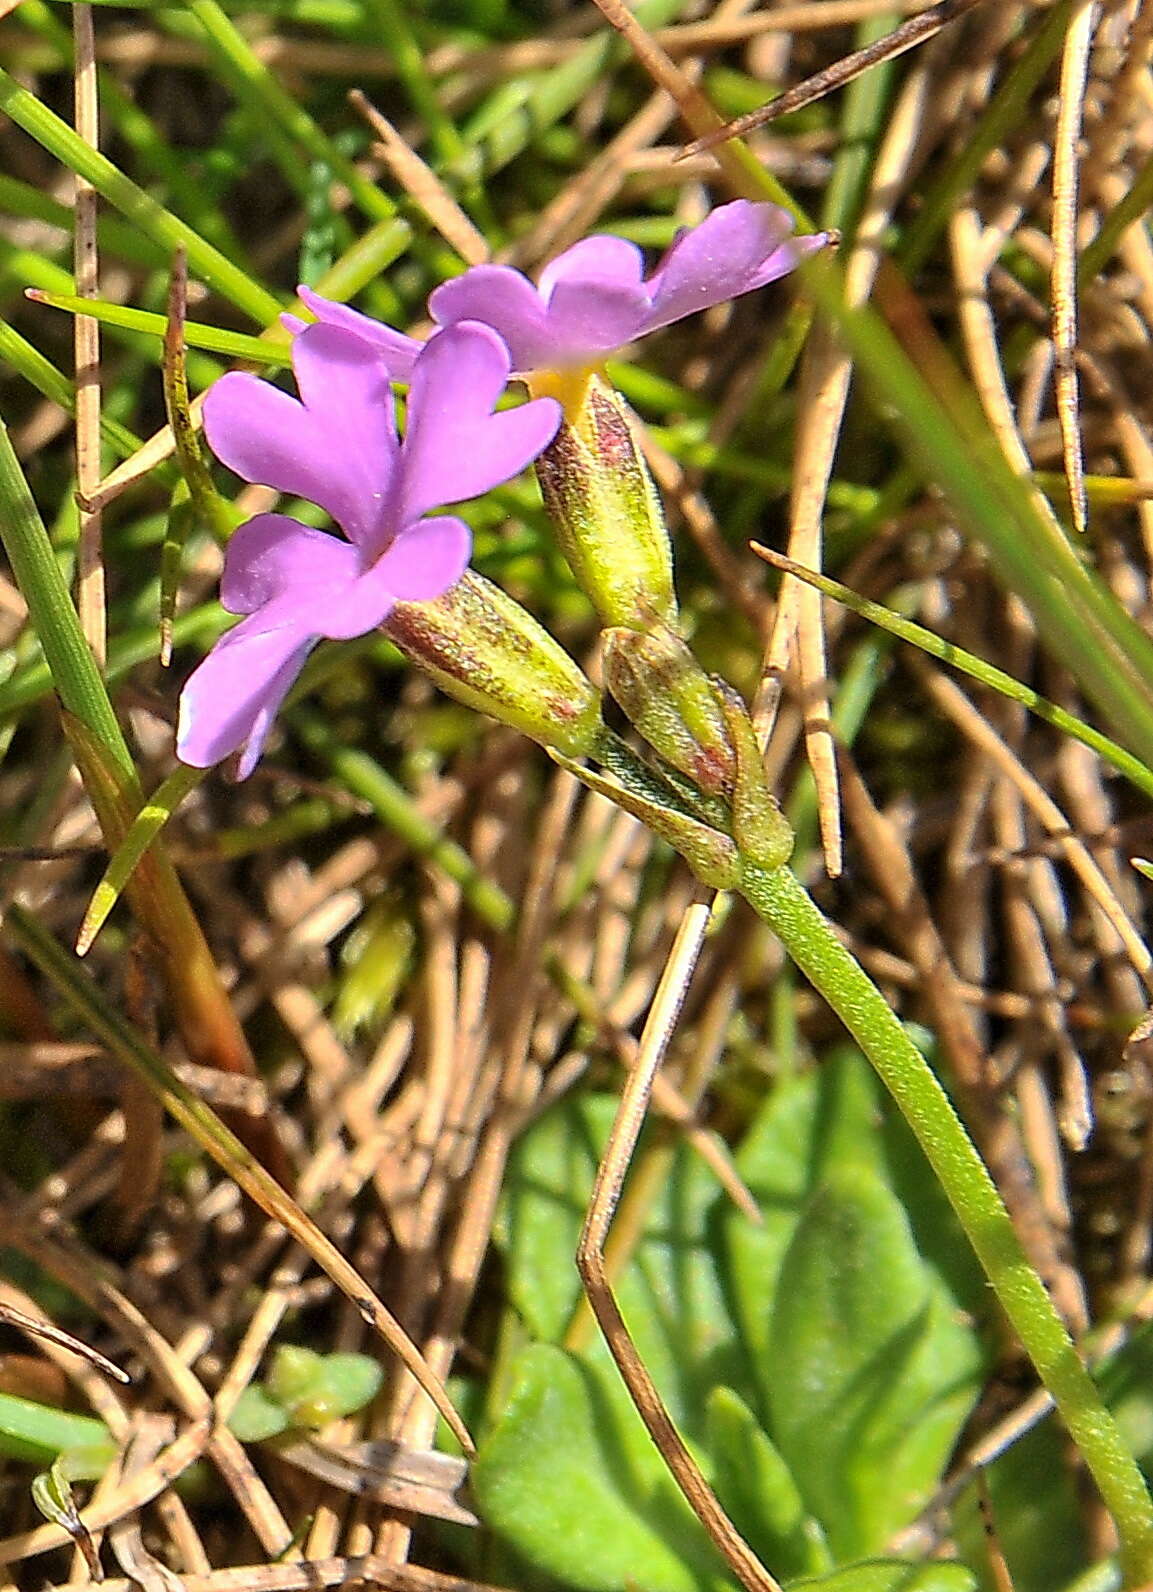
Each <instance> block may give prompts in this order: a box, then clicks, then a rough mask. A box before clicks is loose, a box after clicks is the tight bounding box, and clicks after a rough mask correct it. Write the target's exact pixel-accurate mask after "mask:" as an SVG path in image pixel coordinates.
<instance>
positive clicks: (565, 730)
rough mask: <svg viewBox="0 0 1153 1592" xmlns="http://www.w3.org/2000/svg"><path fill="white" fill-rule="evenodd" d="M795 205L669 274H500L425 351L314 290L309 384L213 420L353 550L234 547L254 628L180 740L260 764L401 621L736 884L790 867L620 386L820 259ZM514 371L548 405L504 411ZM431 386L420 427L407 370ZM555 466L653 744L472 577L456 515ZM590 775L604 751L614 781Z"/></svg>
mask: <svg viewBox="0 0 1153 1592" xmlns="http://www.w3.org/2000/svg"><path fill="white" fill-rule="evenodd" d="M825 241H826V240H825V238H824V236H823V235H816V236H813V237H804V238H796V237H794V236H793V235H792V222H791V219H790V217H789V216H788V215H787V214H786V213H785V212H784V211H782V210H780V209H778V208H777V207H776V206H774V205H770V204H751V203H747V202H745V201H737V202H735V203H733V204H729V205H725V206H722V207H721V208H720V209H718V210H716V211H714V212H713V213H712V215H711V216H709V217H708V219H707V220H706V221H705V222H703V223H702V224H701V225H700V226H699V227H697V228H695V229H694V230H692V231H690V232H686V233H684V234H682V235H681V237H680V238H678V240H677V241H676V243H675V244H674V245H673V247H672V248H671V249H670V250H669V252H668V253H667V254H666V256H665V257H664V259H663V260H662V261H661V263H660V264H659V265H658V266H657V268H656V269H655V271H653V273H652V274H651V275H650V276H648V277H646V276H645V275H644V265H643V260H642V258H641V255H640V251H639V250H637V249H636V248H634V247H633V245H631V244H629V243H626V242H624V241H623V240H622V239H619V238H607V237H596V238H588V239H586V240H584V242H583V243H580V244H577V245H576V246H575V247H574V248H572V249H570V250H568V251H567V252H566V253H565V254H563V255H561V256H559V257H558V258H557V259H556V260H554V261H553V262H552V263H551V265H549V266H548V267H546V269H545V271H544V272H543V273H542V276H541V279H540V282H539V284H538V285H534V284H533V283H531V282H530V281H529V280H528V279H527V278H526V277H524V276H522V275H521V274H520V273H519V272H517V271H513V270H511V269H509V268H508V267H504V266H476V267H473V268H472V269H471V270H469V271H466V272H465V273H464V274H463V275H462V276H460V277H458V278H456V279H454V280H453V281H451V282H448V283H445V284H444V285H443V286H442V287H440V288H438V289H437V290H436V291H435V292H434V293H433V294H432V296H431V298H430V300H429V312H430V315H431V317H432V320H433V322H434V332H433V335H432V336H430V337H429V339H428V340H427V341H426V342H424V343H421V342H418V341H416V340H414V339H412V338H410V337H407V336H405V335H404V334H403V333H400V332H397V331H395V330H393V329H392V328H391V327H387V326H383V325H381V324H380V323H379V322H376V321H372V320H370V319H369V318H368V317H366V316H363V315H361V314H359V313H358V312H357V311H355V310H351V309H349V308H348V307H347V306H345V305H338V304H331V303H329V302H327V301H326V300H324V299H322V298H320V297H319V296H318V295H316V294H314V293H310V292H309V291H308V290H306V289H302V290H301V297H302V299H303V301H304V303H305V304H306V306H307V307H308V308H309V309H310V310H311V311H312V312H313V314H314V315H315V316H316V320H315V321H313V322H309V323H307V324H306V323H304V322H302V321H300V320H298V319H296V318H294V317H286V322H287V324H288V325H289V328H290V330H291V331H292V332H293V333H294V343H293V369H294V373H295V376H296V381H297V387H298V390H299V395H300V396H299V398H294V397H292V396H290V395H289V394H287V393H284V392H281V391H280V390H279V389H277V388H275V387H272V386H270V385H269V384H267V383H265V382H262V381H259V380H257V379H256V378H255V377H252V376H248V375H243V374H233V375H229V376H225V377H223V378H222V379H221V381H219V382H218V383H217V384H216V386H215V387H214V388H212V389H211V391H210V392H209V393H208V396H207V399H206V403H205V431H206V435H207V437H208V441H209V443H210V445H211V447H212V449H213V451H214V452H215V453H216V455H217V456H218V457H219V458H220V459H221V460H222V461H223V462H224V463H225V464H227V465H229V466H230V468H232V469H233V470H235V471H236V472H237V473H238V474H239V475H240V476H242V477H243V478H244V479H245V480H247V481H251V482H258V483H260V484H262V485H266V486H272V487H275V488H277V489H279V490H280V491H282V492H286V493H291V494H294V495H296V496H299V497H302V498H305V499H307V500H308V501H311V502H313V503H315V504H317V505H318V506H319V507H320V508H322V509H324V510H325V511H326V512H327V513H328V514H329V515H331V517H332V519H333V520H334V521H335V523H336V524H337V526H339V528H340V529H341V531H343V533H344V539H343V540H342V539H340V538H338V537H335V536H332V535H330V534H328V533H327V532H324V531H318V530H315V529H313V528H311V527H308V526H305V525H302V524H301V523H299V522H298V521H296V520H294V519H290V518H288V517H287V516H284V515H280V514H262V515H258V516H257V517H256V518H255V519H252V520H249V521H248V522H247V523H246V524H244V525H242V526H241V527H240V529H239V530H238V531H237V532H236V533H235V535H234V536H233V538H232V540H231V541H230V543H229V545H228V548H227V551H226V556H225V567H224V575H223V579H222V583H221V600H222V602H223V604H224V606H225V607H226V608H227V609H229V610H230V611H231V612H233V613H237V614H240V615H242V616H243V617H242V619H241V622H240V623H239V624H238V625H236V626H235V627H234V628H233V629H232V630H230V631H228V632H227V633H226V634H225V635H224V636H222V637H221V639H220V640H219V641H218V642H217V644H216V645H215V647H214V648H213V649H212V651H211V652H210V653H209V655H208V656H207V657H206V658H205V659H204V661H203V662H202V663H201V664H200V666H199V667H198V668H197V669H196V670H195V671H194V673H193V674H192V676H191V678H190V679H189V681H188V683H187V685H186V686H185V688H184V691H183V693H182V696H181V703H180V722H179V728H178V732H177V750H178V753H179V755H180V757H181V758H182V759H183V760H184V761H185V762H187V763H190V764H192V765H194V766H197V767H208V766H210V765H211V764H213V763H216V762H219V761H221V760H222V759H224V758H226V757H232V756H235V758H236V766H237V772H238V775H239V777H241V778H243V777H244V776H245V775H246V774H248V773H249V772H250V771H251V769H252V768H253V767H254V765H255V763H256V761H257V759H258V758H259V756H260V754H261V751H262V750H263V747H264V743H265V740H266V738H267V735H268V733H269V730H270V728H271V725H272V722H273V719H274V717H275V714H276V712H277V710H278V708H279V707H280V704H281V703H282V702H283V700H284V697H285V696H286V694H287V692H288V691H289V689H290V687H291V685H292V683H293V681H294V680H295V679H296V676H297V675H298V674H299V672H300V669H301V668H302V667H303V664H304V661H305V659H306V658H307V656H308V654H309V652H310V651H311V650H312V648H313V647H314V646H315V645H316V644H317V642H319V641H320V640H322V639H324V638H329V639H332V640H344V639H350V638H352V637H354V636H360V635H364V634H366V633H367V632H369V631H370V630H373V629H376V628H380V629H382V630H383V631H384V632H385V634H387V635H388V636H389V637H390V638H391V639H392V640H393V642H394V643H395V644H396V645H397V647H398V648H399V649H400V650H401V651H402V652H403V653H404V654H405V656H406V657H407V658H409V659H410V660H411V661H412V662H413V663H414V664H416V665H417V666H418V667H420V668H421V669H423V670H424V671H425V672H426V673H427V674H429V675H430V676H431V678H433V679H434V680H435V681H436V682H437V684H438V685H440V686H441V687H442V688H443V689H444V690H445V691H446V692H448V693H449V694H451V695H452V696H454V697H456V698H457V699H459V700H460V701H463V702H465V703H467V704H468V705H469V706H471V707H474V708H477V709H480V710H481V711H483V712H485V713H488V714H490V715H491V716H492V717H494V718H496V719H498V720H500V721H501V722H503V723H506V724H510V725H512V726H514V727H515V728H517V729H518V730H520V731H522V732H523V733H524V734H526V735H529V736H531V737H532V738H533V739H534V740H536V741H539V742H540V743H541V744H542V745H544V746H545V747H547V748H548V749H549V750H550V752H552V754H553V755H554V756H555V757H557V758H558V760H561V761H563V762H565V764H566V766H572V767H573V768H574V769H575V770H576V771H577V772H578V773H579V774H580V776H581V777H582V778H585V779H586V781H587V782H588V783H590V784H595V785H596V786H597V787H598V788H601V787H605V788H607V789H608V790H609V792H610V794H612V795H613V796H614V799H616V800H618V801H619V802H620V803H621V805H623V806H626V807H628V808H629V809H630V810H632V811H635V812H637V813H638V815H639V816H642V817H643V818H644V819H645V821H646V822H648V823H649V824H650V826H651V827H652V828H654V829H655V830H656V832H658V833H660V834H662V835H663V836H664V837H665V838H667V839H668V840H669V841H670V842H671V843H672V844H673V845H674V846H676V847H677V849H678V850H680V851H681V852H682V853H683V854H684V855H685V856H686V857H688V858H689V860H690V863H692V865H693V866H694V867H695V868H696V869H697V872H698V873H699V874H700V876H701V877H702V878H705V879H707V880H708V882H710V883H714V884H718V885H720V884H732V883H735V882H736V881H737V879H738V878H739V867H740V861H741V858H742V857H743V858H745V859H746V860H748V861H750V862H754V863H756V864H757V865H758V866H760V867H777V866H779V865H780V864H781V863H783V862H784V861H785V860H786V858H787V857H788V854H789V850H790V848H791V836H790V834H789V831H788V828H787V825H786V824H785V821H784V819H783V818H782V816H781V814H780V812H779V809H778V808H777V806H776V803H775V802H774V800H773V797H772V795H771V793H770V792H769V791H768V789H767V787H766V784H765V780H764V775H763V771H762V766H761V758H760V754H759V750H758V748H757V744H756V739H755V737H754V735H753V730H752V726H751V724H750V722H749V718H748V714H747V712H746V710H745V708H744V705H743V704H742V703H741V702H740V701H739V699H738V698H736V696H735V695H734V693H733V692H732V691H731V690H730V688H729V687H727V686H726V685H724V684H723V682H719V681H717V680H715V679H712V678H710V677H709V676H708V675H706V674H705V673H704V672H703V670H702V669H701V668H700V666H699V665H698V663H697V661H696V659H695V658H694V656H693V654H692V652H691V650H690V649H689V647H688V646H687V645H686V644H685V642H684V640H683V639H682V637H681V636H680V634H679V632H678V629H677V602H676V593H675V588H674V584H673V564H672V551H671V546H670V541H669V536H668V531H667V528H666V525H665V521H664V516H663V513H662V510H661V504H660V499H659V496H658V494H657V491H656V488H655V486H654V484H653V481H652V478H651V476H650V474H649V471H648V468H647V466H646V464H645V461H644V458H643V454H642V451H641V449H640V446H639V444H638V439H637V434H636V429H635V424H634V421H633V419H632V417H631V415H630V413H629V411H628V409H627V407H626V405H625V404H624V401H623V400H622V398H621V397H620V395H619V394H618V393H616V392H615V391H614V390H613V389H612V387H611V386H609V385H608V384H607V382H606V381H605V380H604V379H603V377H602V376H601V374H600V370H601V368H602V367H603V362H604V360H605V359H606V358H607V357H608V356H609V355H610V354H612V353H614V352H616V351H617V350H618V349H619V348H620V347H621V346H622V345H623V344H625V343H628V342H631V341H632V340H633V339H635V338H636V337H639V336H642V335H644V334H645V333H647V332H649V331H653V330H655V329H657V328H658V327H661V326H665V325H668V324H669V323H670V322H672V321H675V320H677V319H679V318H681V317H682V316H685V315H688V314H690V313H692V312H693V311H695V310H698V309H703V308H707V307H708V306H710V305H713V304H718V303H721V302H723V301H724V300H727V299H729V298H732V297H734V296H735V295H736V294H739V293H745V292H749V291H751V290H752V289H754V288H757V287H761V286H763V285H764V284H766V283H768V282H771V281H773V280H775V279H776V278H777V277H780V276H782V275H784V274H785V273H786V272H787V271H789V270H791V269H792V268H793V267H794V266H795V265H796V264H797V263H798V261H799V260H800V259H801V258H803V257H804V256H805V255H807V254H810V253H812V252H813V251H814V250H816V249H818V248H820V247H821V246H822V245H823V244H824V242H825ZM510 376H517V377H519V378H520V379H522V380H523V381H524V382H525V384H526V385H527V387H528V389H529V393H530V395H531V396H530V397H529V400H528V401H527V402H525V403H522V404H520V405H519V406H517V407H514V408H511V409H507V408H506V409H500V410H498V409H497V403H498V400H499V399H500V397H501V396H502V394H503V393H504V390H505V387H506V384H507V382H508V381H509V378H510ZM394 383H407V384H408V401H407V406H406V411H405V426H404V434H403V438H402V437H401V436H400V435H399V433H398V428H397V420H396V401H395V399H394V397H393V384H394ZM534 459H535V461H536V470H537V475H538V478H539V481H540V485H541V490H542V494H543V498H544V502H545V507H546V509H547V510H548V512H549V514H550V517H551V519H552V521H553V523H554V525H555V527H556V532H557V535H558V538H559V541H560V544H561V548H562V551H563V552H564V554H565V556H566V558H567V560H568V562H569V565H570V567H571V569H572V571H573V575H574V577H575V579H576V580H577V583H578V584H579V585H580V587H581V588H582V590H583V591H584V592H585V593H586V595H587V596H588V598H589V600H590V602H591V603H592V605H593V607H594V609H595V611H596V613H597V614H598V616H599V618H600V620H601V622H602V624H603V626H604V627H605V629H604V633H603V648H604V671H605V679H606V684H607V687H608V690H609V692H610V694H611V695H612V697H613V698H614V700H615V701H616V702H617V704H618V705H619V707H620V708H621V710H622V711H623V712H624V714H625V716H626V718H627V719H628V720H629V721H630V723H631V724H632V725H633V726H634V728H635V729H636V731H637V732H638V734H639V735H640V736H641V738H642V739H643V741H644V742H645V744H646V748H647V754H646V756H647V761H646V762H642V761H641V760H640V759H638V758H637V757H636V755H635V754H632V753H630V752H629V751H628V749H627V748H626V747H625V746H624V744H623V743H622V742H620V740H619V738H617V737H616V736H614V735H613V734H611V732H610V731H609V730H608V729H607V728H606V726H605V724H604V722H603V719H602V717H601V699H600V695H599V693H598V692H597V691H596V689H595V688H594V687H593V685H592V684H591V683H590V681H589V680H588V679H587V677H586V676H585V675H584V673H583V672H582V671H581V670H580V669H579V668H578V666H577V665H576V663H575V662H574V661H573V660H572V659H571V658H570V657H569V656H568V654H567V653H565V652H564V651H563V649H561V648H560V647H559V646H558V645H557V643H556V642H555V641H554V640H553V639H552V637H551V636H549V635H548V634H547V632H546V631H545V630H544V629H543V628H542V627H541V626H540V625H539V624H538V623H537V621H536V620H535V619H533V617H532V616H531V615H530V614H528V613H527V612H526V611H525V610H524V609H523V608H521V607H520V606H519V605H518V604H516V603H515V602H513V601H512V600H511V599H510V598H508V597H507V596H506V595H505V594H504V593H503V592H501V591H500V590H499V589H498V588H496V587H494V586H493V585H491V584H490V583H489V582H488V581H486V580H484V579H483V578H482V577H480V576H479V575H477V574H475V573H473V572H471V571H469V570H468V569H467V564H468V559H469V554H470V551H471V540H470V535H469V530H468V527H467V525H466V524H465V522H464V521H463V520H462V519H460V518H459V517H458V516H456V515H453V514H445V513H443V512H441V510H442V508H443V506H444V505H445V504H452V503H460V502H464V501H466V500H467V499H469V498H472V497H475V496H477V495H479V494H480V493H483V492H486V491H488V490H490V489H491V488H492V487H494V486H497V485H499V484H500V483H501V482H503V481H507V480H509V479H510V478H511V477H512V476H514V475H516V474H517V473H518V472H519V471H520V470H521V469H523V468H524V467H525V465H526V464H528V463H529V462H531V461H532V460H534ZM590 765H599V768H600V770H601V772H598V771H597V769H596V768H593V767H591V766H590Z"/></svg>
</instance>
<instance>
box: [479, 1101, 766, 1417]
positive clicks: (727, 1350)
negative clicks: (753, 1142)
mask: <svg viewBox="0 0 1153 1592" xmlns="http://www.w3.org/2000/svg"><path fill="white" fill-rule="evenodd" d="M616 1104H617V1102H616V1098H615V1097H614V1096H610V1095H599V1096H592V1097H589V1098H586V1099H584V1100H580V1101H575V1100H566V1101H564V1102H563V1103H562V1104H561V1105H560V1106H558V1107H556V1108H555V1109H554V1110H553V1111H550V1112H548V1113H547V1114H546V1115H545V1116H544V1117H542V1118H541V1120H540V1122H538V1123H537V1124H536V1125H535V1126H534V1127H533V1129H532V1130H531V1132H529V1133H527V1134H526V1135H525V1136H524V1137H523V1138H522V1139H521V1141H520V1143H519V1144H518V1146H517V1149H516V1151H515V1152H514V1155H513V1157H512V1159H511V1162H510V1166H509V1175H508V1184H507V1195H506V1199H505V1204H504V1212H503V1216H502V1220H501V1226H500V1229H499V1234H498V1236H499V1238H500V1241H501V1242H502V1244H503V1245H504V1246H505V1248H506V1250H507V1267H508V1286H509V1293H510V1297H511V1298H512V1301H513V1303H514V1305H515V1306H516V1308H517V1310H518V1312H519V1314H520V1315H521V1318H522V1320H524V1322H525V1323H526V1325H527V1326H528V1328H529V1330H530V1332H531V1333H532V1334H533V1336H534V1337H537V1338H540V1339H543V1340H545V1341H552V1342H556V1341H559V1340H560V1339H561V1338H562V1337H563V1335H564V1333H565V1331H566V1329H567V1328H568V1326H569V1323H570V1320H571V1318H572V1316H573V1313H574V1311H575V1310H576V1308H577V1303H578V1300H579V1299H580V1297H581V1295H580V1286H579V1282H578V1279H577V1274H576V1266H575V1264H574V1262H573V1259H572V1256H573V1255H574V1253H575V1251H576V1244H577V1238H578V1235H579V1233H580V1228H581V1223H582V1221H583V1219H584V1211H585V1206H586V1204H587V1202H588V1196H589V1192H590V1190H591V1188H592V1179H593V1173H594V1171H595V1168H596V1164H597V1160H598V1159H599V1155H600V1149H601V1146H602V1145H603V1144H604V1141H605V1138H606V1136H607V1133H608V1128H609V1124H610V1123H611V1121H612V1117H613V1115H614V1113H615V1111H616ZM642 1144H643V1145H644V1146H646V1149H645V1150H644V1151H643V1153H648V1154H651V1153H654V1149H653V1143H652V1139H651V1138H646V1139H645V1140H643V1141H642ZM656 1153H664V1152H656ZM667 1153H668V1157H669V1161H668V1166H667V1169H664V1168H662V1175H661V1177H660V1179H659V1184H658V1180H657V1179H656V1178H654V1179H653V1183H654V1185H656V1187H655V1192H654V1195H653V1198H652V1203H651V1206H650V1208H649V1212H648V1220H647V1223H646V1227H645V1232H644V1235H643V1237H642V1238H641V1239H640V1241H639V1242H638V1243H637V1245H636V1247H635V1249H634V1250H633V1253H632V1255H631V1257H630V1259H629V1263H628V1265H627V1266H626V1267H625V1269H624V1271H623V1272H622V1274H621V1276H620V1277H619V1279H618V1281H617V1285H616V1288H617V1297H618V1299H619V1301H620V1305H621V1309H622V1310H623V1311H624V1314H625V1318H626V1320H627V1321H628V1324H629V1330H630V1331H631V1333H632V1335H633V1338H634V1341H635V1342H636V1346H637V1350H638V1352H639V1354H640V1355H641V1357H642V1359H643V1360H644V1362H645V1364H646V1365H647V1366H648V1368H649V1371H650V1373H651V1374H652V1376H653V1378H654V1380H655V1381H656V1383H657V1386H658V1387H659V1388H660V1390H661V1394H662V1396H663V1397H664V1399H665V1401H666V1403H667V1404H668V1407H669V1411H670V1413H671V1415H672V1417H673V1419H674V1420H675V1421H676V1422H677V1423H678V1425H680V1426H681V1429H682V1432H683V1433H684V1434H685V1435H686V1436H689V1437H691V1438H697V1439H703V1437H704V1429H705V1426H704V1403H705V1399H706V1397H707V1395H708V1393H709V1391H710V1389H711V1388H712V1387H713V1386H715V1385H716V1384H717V1383H718V1382H728V1383H731V1384H733V1385H735V1386H738V1389H740V1384H741V1383H742V1382H744V1381H746V1380H747V1368H746V1367H745V1365H744V1362H743V1360H742V1358H741V1356H740V1353H739V1348H738V1345H737V1342H736V1334H735V1331H734V1326H733V1320H732V1315H731V1312H730V1310H729V1306H728V1302H727V1300H726V1298H725V1293H724V1289H723V1287H722V1283H721V1278H720V1275H719V1270H718V1266H717V1262H716V1258H715V1255H714V1247H715V1246H714V1244H713V1241H712V1238H711V1235H710V1231H709V1219H710V1216H711V1212H712V1210H713V1208H714V1206H715V1205H716V1204H717V1203H718V1202H719V1200H720V1198H721V1195H720V1191H719V1189H718V1187H717V1183H716V1180H715V1178H714V1177H713V1174H712V1172H711V1171H710V1170H709V1168H708V1167H707V1166H705V1165H704V1163H703V1162H702V1161H701V1160H700V1159H699V1157H697V1156H695V1155H694V1154H693V1153H692V1152H691V1151H690V1150H688V1149H687V1148H686V1147H685V1146H684V1145H678V1146H677V1147H676V1148H675V1149H670V1150H669V1151H668V1152H667ZM587 1357H588V1359H589V1360H590V1361H591V1362H593V1363H595V1364H597V1365H598V1366H599V1365H602V1364H603V1366H604V1368H605V1369H606V1370H607V1371H608V1372H609V1375H608V1378H607V1381H608V1385H610V1386H611V1387H613V1388H614V1389H615V1388H616V1387H617V1386H619V1385H620V1382H619V1378H618V1377H617V1373H616V1371H615V1369H614V1368H612V1367H611V1364H610V1362H609V1359H608V1352H607V1350H606V1349H605V1348H604V1346H603V1344H602V1343H601V1341H600V1338H599V1334H598V1335H596V1336H595V1337H594V1338H593V1340H592V1342H591V1343H590V1346H589V1349H588V1351H587Z"/></svg>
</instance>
